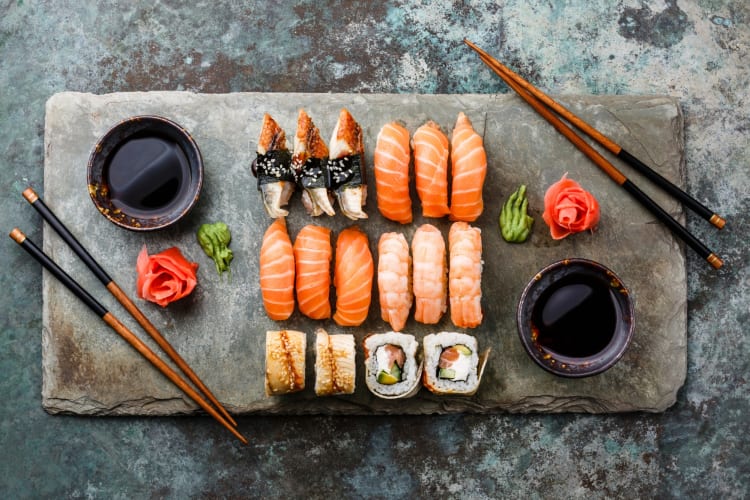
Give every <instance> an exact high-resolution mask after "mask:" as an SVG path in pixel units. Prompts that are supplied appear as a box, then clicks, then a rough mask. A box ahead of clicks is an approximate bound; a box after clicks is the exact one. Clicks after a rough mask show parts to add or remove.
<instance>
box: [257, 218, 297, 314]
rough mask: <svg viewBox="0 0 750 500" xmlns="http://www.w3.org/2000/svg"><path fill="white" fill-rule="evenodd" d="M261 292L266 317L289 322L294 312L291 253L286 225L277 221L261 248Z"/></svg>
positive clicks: (267, 232)
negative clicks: (288, 319)
mask: <svg viewBox="0 0 750 500" xmlns="http://www.w3.org/2000/svg"><path fill="white" fill-rule="evenodd" d="M260 292H261V295H262V296H263V306H264V307H265V308H266V313H267V314H268V317H269V318H271V319H273V320H284V319H287V318H289V316H291V315H292V312H293V311H294V249H293V247H292V241H291V240H290V239H289V234H288V233H287V231H286V222H285V220H284V219H283V218H279V219H276V220H275V221H274V222H273V224H271V225H270V226H269V228H268V229H267V230H266V233H265V234H264V235H263V243H261V247H260Z"/></svg>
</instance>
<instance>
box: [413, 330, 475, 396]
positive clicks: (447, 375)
mask: <svg viewBox="0 0 750 500" xmlns="http://www.w3.org/2000/svg"><path fill="white" fill-rule="evenodd" d="M423 346H424V361H425V368H424V372H422V383H423V384H424V386H425V387H427V389H429V390H430V391H431V392H433V393H434V394H439V395H448V394H453V395H463V396H471V395H473V394H474V393H476V392H477V389H479V383H480V382H481V380H482V374H483V373H484V366H485V364H486V363H487V357H488V356H489V353H490V349H489V348H488V349H487V350H485V351H484V352H483V353H481V354H480V353H479V345H478V343H477V339H476V338H474V337H472V336H471V335H466V334H465V333H456V332H440V333H432V334H429V335H426V336H425V338H424V340H423Z"/></svg>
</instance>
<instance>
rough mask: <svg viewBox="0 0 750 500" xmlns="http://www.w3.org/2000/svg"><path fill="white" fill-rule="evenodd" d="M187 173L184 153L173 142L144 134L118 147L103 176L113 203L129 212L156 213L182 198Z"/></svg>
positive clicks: (187, 179)
mask: <svg viewBox="0 0 750 500" xmlns="http://www.w3.org/2000/svg"><path fill="white" fill-rule="evenodd" d="M190 175H191V174H190V165H189V163H188V159H187V156H185V153H184V151H183V150H182V148H181V147H180V146H179V145H178V144H177V143H176V142H174V141H172V140H170V139H168V138H165V137H159V136H144V137H134V138H131V139H128V140H126V141H125V142H123V143H122V144H121V145H120V146H119V147H118V148H117V150H116V151H115V153H114V154H113V156H112V159H111V160H110V161H109V166H108V168H107V175H106V180H107V183H108V185H109V191H110V198H111V199H112V202H113V204H114V205H115V207H117V208H120V209H123V210H126V211H127V212H128V213H129V214H132V215H147V216H159V215H162V214H165V215H166V213H167V212H168V211H169V210H170V209H171V208H172V207H174V206H175V205H176V204H177V203H179V202H180V201H182V198H183V196H184V195H185V194H186V193H187V190H188V187H189V186H190Z"/></svg>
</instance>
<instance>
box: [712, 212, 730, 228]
mask: <svg viewBox="0 0 750 500" xmlns="http://www.w3.org/2000/svg"><path fill="white" fill-rule="evenodd" d="M709 222H710V223H711V224H713V225H714V226H716V227H718V228H719V229H724V226H725V225H726V223H727V221H726V220H724V218H722V217H720V216H718V215H717V214H713V215H712V216H711V218H710V219H709Z"/></svg>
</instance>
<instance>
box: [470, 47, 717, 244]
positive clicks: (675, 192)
mask: <svg viewBox="0 0 750 500" xmlns="http://www.w3.org/2000/svg"><path fill="white" fill-rule="evenodd" d="M464 43H466V45H468V46H469V47H471V48H472V49H473V50H474V51H475V52H477V53H478V54H479V55H480V56H482V57H484V58H486V59H489V60H491V61H492V63H493V65H494V68H496V69H497V70H499V71H501V72H502V73H504V74H505V75H506V76H508V77H510V78H511V79H513V81H514V82H516V83H517V84H518V85H520V86H521V87H522V88H523V89H524V90H526V91H527V92H529V93H531V94H532V95H533V96H534V97H536V98H537V99H539V100H540V101H542V102H543V103H544V104H545V105H547V106H548V107H549V108H551V109H552V110H554V111H555V112H556V113H557V114H559V115H560V116H562V117H563V118H565V119H566V120H567V121H568V122H570V123H572V124H573V125H575V127H576V128H578V129H579V130H581V131H582V132H584V133H585V134H586V135H588V136H589V137H591V138H592V139H593V140H595V141H596V142H597V143H599V144H601V145H602V146H603V147H604V148H606V149H607V150H608V151H609V152H610V153H612V154H613V155H615V156H616V157H618V158H620V159H621V160H623V161H624V162H626V163H628V164H629V165H630V166H632V167H633V168H635V169H636V170H637V171H638V172H640V173H641V174H643V175H644V176H645V177H646V178H648V179H649V180H651V181H652V182H653V183H654V184H656V185H657V186H659V187H661V188H662V189H664V190H665V191H666V192H668V193H669V194H670V195H672V196H674V197H675V198H677V199H678V200H680V201H681V202H682V203H683V204H684V205H685V206H687V207H688V208H690V209H691V210H693V211H694V212H695V213H696V214H698V215H699V216H701V217H702V218H704V219H706V220H707V221H709V222H710V223H711V224H713V225H714V226H716V227H717V228H719V229H722V228H723V227H724V225H725V224H726V220H725V219H724V218H722V217H721V216H719V215H718V214H716V213H714V212H713V210H711V209H709V208H708V207H706V206H705V205H703V204H702V203H701V202H699V201H698V200H696V199H695V198H693V197H692V196H690V194H688V193H686V192H685V191H683V190H682V189H680V188H679V187H678V186H676V185H675V184H673V183H672V182H670V181H669V180H668V179H666V178H665V177H663V176H662V175H661V174H659V173H658V172H656V171H655V170H653V169H652V168H650V167H649V166H648V165H646V164H645V163H643V162H642V161H641V160H639V159H638V158H636V157H635V156H634V155H632V154H631V153H629V152H628V151H626V150H625V149H624V148H623V147H622V146H620V145H619V144H617V143H616V142H615V141H613V140H612V139H610V138H609V137H607V136H606V135H604V134H602V133H601V132H600V131H598V130H597V129H595V128H594V127H592V126H591V125H589V124H588V123H586V122H585V121H584V120H583V119H581V118H580V117H578V116H576V115H575V114H573V113H572V112H571V111H570V110H568V109H567V108H565V107H564V106H563V105H561V104H560V103H558V102H557V101H555V100H554V99H552V98H551V97H549V96H548V95H547V94H545V93H544V92H542V91H541V90H539V89H538V88H536V87H535V86H534V85H532V84H531V83H529V82H528V81H526V80H524V79H523V77H521V76H520V75H519V74H517V73H515V72H514V71H513V70H511V69H510V68H508V67H507V66H505V65H504V64H503V63H501V62H500V61H498V60H497V59H494V58H493V57H491V56H490V55H489V54H487V52H485V51H484V50H482V49H480V48H479V47H477V46H476V45H475V44H474V43H472V42H470V41H469V40H466V39H464Z"/></svg>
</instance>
